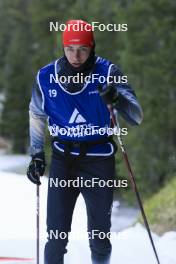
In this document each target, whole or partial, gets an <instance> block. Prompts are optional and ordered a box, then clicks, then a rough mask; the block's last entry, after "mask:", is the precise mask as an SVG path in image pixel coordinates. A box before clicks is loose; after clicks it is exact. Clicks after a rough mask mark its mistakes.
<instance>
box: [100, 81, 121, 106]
mask: <svg viewBox="0 0 176 264" xmlns="http://www.w3.org/2000/svg"><path fill="white" fill-rule="evenodd" d="M98 91H99V94H100V96H101V97H102V99H103V101H104V103H105V104H114V103H116V102H117V99H118V92H117V88H116V87H114V85H112V84H110V85H108V86H104V87H102V85H100V86H99V87H98Z"/></svg>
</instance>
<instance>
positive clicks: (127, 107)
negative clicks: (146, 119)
mask: <svg viewBox="0 0 176 264" xmlns="http://www.w3.org/2000/svg"><path fill="white" fill-rule="evenodd" d="M110 76H112V77H114V78H116V79H117V78H118V77H119V76H121V77H122V76H123V74H122V72H121V71H120V70H119V68H118V67H117V66H116V65H112V67H111V70H110ZM117 80H118V79H117ZM114 85H115V87H116V88H117V91H118V103H117V106H116V108H117V110H118V112H119V113H120V114H121V116H122V117H123V118H124V119H125V120H126V121H127V122H128V123H129V124H131V125H140V124H141V122H142V120H143V111H142V108H141V106H140V104H139V102H138V100H137V97H136V94H135V92H134V90H133V89H132V88H131V86H130V85H129V84H128V83H119V84H118V83H117V84H116V83H114Z"/></svg>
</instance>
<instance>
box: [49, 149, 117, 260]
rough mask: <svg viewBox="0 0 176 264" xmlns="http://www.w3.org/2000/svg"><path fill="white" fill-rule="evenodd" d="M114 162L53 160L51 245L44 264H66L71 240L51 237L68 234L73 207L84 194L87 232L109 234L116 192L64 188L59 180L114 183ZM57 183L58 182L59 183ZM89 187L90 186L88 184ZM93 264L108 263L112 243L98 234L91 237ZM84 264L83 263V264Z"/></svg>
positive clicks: (106, 159)
mask: <svg viewBox="0 0 176 264" xmlns="http://www.w3.org/2000/svg"><path fill="white" fill-rule="evenodd" d="M114 173H115V159H114V155H113V156H111V157H83V158H80V159H78V158H77V157H75V156H71V158H70V160H69V163H67V164H66V163H65V157H64V156H63V155H61V154H60V155H56V154H55V155H54V156H52V160H51V167H50V175H49V184H48V201H47V232H48V235H49V236H48V242H47V243H46V246H45V264H63V263H64V254H65V253H66V252H67V250H66V245H67V242H68V238H67V237H65V238H63V237H60V236H53V235H52V236H51V234H53V233H54V234H60V233H61V232H63V233H62V234H64V233H65V234H68V232H70V231H71V222H72V214H73V210H74V206H75V203H76V200H77V197H78V195H79V194H80V193H81V194H82V195H83V198H84V200H85V203H86V210H87V217H88V231H89V232H90V234H92V231H93V230H99V232H104V233H105V234H107V233H108V232H109V231H110V227H111V221H110V219H111V206H112V201H113V188H112V187H107V186H105V187H100V186H99V185H98V184H95V187H92V188H90V187H85V186H83V187H79V188H77V187H73V186H71V187H61V186H60V184H56V186H55V185H54V184H53V183H54V182H55V183H58V182H59V181H60V180H74V179H77V177H79V178H80V179H82V180H83V181H84V180H91V179H92V178H99V179H101V180H104V181H105V182H106V181H107V180H109V179H114ZM56 179H57V180H56ZM51 180H52V181H51ZM89 183H90V182H89ZM89 245H90V249H91V256H92V262H93V263H94V264H100V263H101V264H106V263H109V258H110V254H111V243H110V240H109V238H108V237H106V238H104V239H100V237H99V236H98V234H97V235H96V236H94V237H93V238H92V237H90V239H89ZM80 264H82V263H80Z"/></svg>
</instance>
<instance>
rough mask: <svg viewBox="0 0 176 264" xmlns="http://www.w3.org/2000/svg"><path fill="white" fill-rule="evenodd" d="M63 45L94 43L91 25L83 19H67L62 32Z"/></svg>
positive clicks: (88, 44)
mask: <svg viewBox="0 0 176 264" xmlns="http://www.w3.org/2000/svg"><path fill="white" fill-rule="evenodd" d="M62 43H63V46H68V45H85V46H88V47H92V46H93V45H94V35H93V31H92V26H91V25H90V24H88V23H87V22H85V21H83V20H69V21H67V23H66V28H65V31H64V32H63V34H62Z"/></svg>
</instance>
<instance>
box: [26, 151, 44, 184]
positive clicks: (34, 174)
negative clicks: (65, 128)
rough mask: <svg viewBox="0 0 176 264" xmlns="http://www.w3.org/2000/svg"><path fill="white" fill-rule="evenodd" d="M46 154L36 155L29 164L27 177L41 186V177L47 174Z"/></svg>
mask: <svg viewBox="0 0 176 264" xmlns="http://www.w3.org/2000/svg"><path fill="white" fill-rule="evenodd" d="M45 166H46V164H45V154H44V152H39V153H36V154H35V155H33V156H32V160H31V162H30V164H29V167H28V169H27V177H28V179H29V180H30V181H31V182H33V183H35V184H37V185H40V184H41V182H40V176H43V174H44V172H45Z"/></svg>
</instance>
